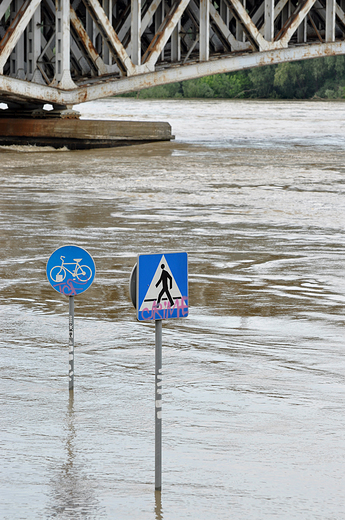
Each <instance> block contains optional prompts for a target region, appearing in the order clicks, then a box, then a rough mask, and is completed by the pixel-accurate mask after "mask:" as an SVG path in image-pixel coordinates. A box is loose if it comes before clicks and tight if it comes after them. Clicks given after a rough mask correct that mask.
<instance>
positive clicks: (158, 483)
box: [155, 320, 162, 491]
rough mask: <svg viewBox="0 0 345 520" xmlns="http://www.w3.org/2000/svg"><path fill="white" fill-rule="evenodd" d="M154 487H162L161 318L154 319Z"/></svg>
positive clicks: (159, 489)
mask: <svg viewBox="0 0 345 520" xmlns="http://www.w3.org/2000/svg"><path fill="white" fill-rule="evenodd" d="M155 325H156V327H155V340H156V341H155V347H156V348H155V381H156V385H155V388H156V390H155V405H156V414H155V415H156V417H155V488H156V490H157V491H161V489H162V320H156V321H155Z"/></svg>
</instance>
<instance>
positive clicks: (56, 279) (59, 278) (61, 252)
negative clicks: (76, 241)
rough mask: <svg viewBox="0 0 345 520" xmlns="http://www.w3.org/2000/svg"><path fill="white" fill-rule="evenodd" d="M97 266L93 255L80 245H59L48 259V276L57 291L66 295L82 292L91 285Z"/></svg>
mask: <svg viewBox="0 0 345 520" xmlns="http://www.w3.org/2000/svg"><path fill="white" fill-rule="evenodd" d="M95 274H96V266H95V262H94V261H93V258H92V256H91V255H90V254H89V253H88V252H87V251H86V250H85V249H83V248H81V247H78V246H63V247H59V249H57V250H56V251H54V253H53V254H52V255H51V257H50V258H49V260H48V263H47V277H48V281H49V283H50V285H51V286H52V287H53V289H55V290H56V291H57V292H59V293H61V294H65V295H66V296H74V295H76V294H80V293H82V292H84V291H86V289H88V288H89V287H90V285H91V284H92V282H93V279H94V278H95Z"/></svg>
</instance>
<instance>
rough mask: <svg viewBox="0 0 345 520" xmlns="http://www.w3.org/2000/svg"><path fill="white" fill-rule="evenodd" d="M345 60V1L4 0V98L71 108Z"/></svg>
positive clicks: (0, 66) (0, 13)
mask: <svg viewBox="0 0 345 520" xmlns="http://www.w3.org/2000/svg"><path fill="white" fill-rule="evenodd" d="M337 54H345V0H263V1H262V0H259V1H258V0H71V1H70V0H0V101H3V102H5V103H7V104H8V105H9V106H16V105H18V104H19V105H21V104H26V105H27V104H28V103H31V104H33V105H34V106H35V105H38V106H39V105H42V104H43V103H44V102H48V103H52V104H54V105H56V106H67V107H69V106H71V105H73V104H75V103H81V102H83V101H88V100H92V99H98V98H101V97H106V96H109V95H115V94H120V93H124V92H130V91H133V90H139V89H142V88H147V87H150V86H153V85H160V84H164V83H172V82H174V81H181V80H184V79H192V78H196V77H201V76H206V75H210V74H216V73H222V72H229V71H234V70H239V69H243V68H249V67H256V66H262V65H266V64H273V63H280V62H283V61H294V60H301V59H308V58H312V57H318V56H330V55H337Z"/></svg>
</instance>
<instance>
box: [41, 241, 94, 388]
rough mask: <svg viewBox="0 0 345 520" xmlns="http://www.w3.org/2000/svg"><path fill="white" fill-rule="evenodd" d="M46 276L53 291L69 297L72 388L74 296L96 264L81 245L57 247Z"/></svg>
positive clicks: (71, 385) (87, 282) (71, 375)
mask: <svg viewBox="0 0 345 520" xmlns="http://www.w3.org/2000/svg"><path fill="white" fill-rule="evenodd" d="M46 272H47V278H48V281H49V283H50V285H51V286H52V287H53V289H55V291H57V292H59V293H60V294H64V295H65V296H68V297H69V341H68V346H69V372H68V386H69V389H70V390H73V388H74V296H75V295H77V294H80V293H82V292H84V291H86V289H88V288H89V287H90V285H91V284H92V282H93V280H94V278H95V274H96V266H95V262H94V261H93V258H92V256H91V255H90V254H89V253H88V252H87V251H86V250H85V249H82V248H81V247H77V246H63V247H59V249H57V250H56V251H54V253H53V254H52V255H51V256H50V258H49V260H48V262H47V269H46Z"/></svg>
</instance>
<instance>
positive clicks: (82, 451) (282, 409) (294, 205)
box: [0, 98, 345, 520]
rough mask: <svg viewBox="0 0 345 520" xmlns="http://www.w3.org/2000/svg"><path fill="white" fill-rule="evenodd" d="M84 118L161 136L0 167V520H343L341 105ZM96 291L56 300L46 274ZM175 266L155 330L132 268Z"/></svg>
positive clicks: (344, 141) (33, 154)
mask: <svg viewBox="0 0 345 520" xmlns="http://www.w3.org/2000/svg"><path fill="white" fill-rule="evenodd" d="M76 108H77V109H78V110H79V111H80V112H81V114H82V117H83V118H92V119H122V120H141V121H145V120H146V121H150V120H151V121H169V122H170V124H171V125H172V130H173V133H174V134H175V136H176V139H175V140H174V141H171V142H165V143H155V144H144V145H140V146H133V147H122V148H115V149H106V150H97V151H95V150H90V151H68V150H66V149H62V150H53V149H50V148H48V149H44V148H35V147H2V148H1V149H0V182H1V195H0V229H1V236H0V316H1V324H0V327H1V338H0V349H1V356H0V409H1V433H0V435H1V438H0V453H1V466H0V518H1V519H2V520H19V519H25V520H27V519H29V520H31V519H33V520H36V519H55V518H56V519H61V520H67V519H68V520H69V519H74V520H79V519H88V520H91V519H93V520H98V519H99V520H103V519H107V520H108V519H109V520H113V519H116V520H163V519H164V520H187V519H192V520H230V519H231V520H273V519H279V520H293V519H298V520H342V519H344V518H345V507H344V506H345V500H344V495H345V493H344V491H345V489H344V477H345V433H344V432H345V413H344V403H345V355H344V303H345V281H344V260H345V248H344V246H345V229H344V225H345V217H344V212H345V197H344V194H345V166H344V163H345V118H344V114H345V105H344V104H343V103H341V102H325V103H320V102H273V101H272V102H264V101H263V102H261V101H240V100H239V101H217V100H210V101H208V100H206V101H184V100H181V101H180V100H169V101H156V100H154V101H145V100H136V99H115V98H114V99H107V100H103V101H98V102H93V103H88V104H85V105H80V106H78V107H76ZM65 244H75V245H78V246H81V247H84V248H86V249H87V250H88V251H89V253H90V254H91V255H92V256H93V258H94V260H95V263H96V268H97V274H96V278H95V281H94V283H93V285H92V286H91V288H90V289H88V291H86V292H85V293H83V294H81V295H79V296H78V297H76V301H75V345H76V359H75V372H76V377H75V391H74V395H69V392H68V378H67V376H68V299H67V298H66V297H64V296H62V295H60V294H58V293H57V292H55V291H54V290H53V289H52V287H51V286H50V285H49V283H48V281H47V278H46V274H45V268H46V263H47V260H48V258H49V256H50V255H51V253H52V252H53V251H54V250H55V249H57V248H58V247H60V246H62V245H65ZM171 251H187V252H188V255H189V295H190V298H189V305H190V310H189V317H188V318H186V319H183V320H182V319H181V320H172V321H169V322H165V323H164V324H163V489H162V493H161V494H160V493H158V492H157V493H155V491H154V406H155V403H154V326H153V325H152V324H141V323H138V322H137V321H136V317H135V310H134V308H133V307H132V304H131V302H130V299H129V294H128V282H129V276H130V273H131V270H132V268H133V266H134V264H135V263H136V259H137V255H138V254H143V253H155V252H171Z"/></svg>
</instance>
